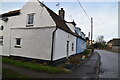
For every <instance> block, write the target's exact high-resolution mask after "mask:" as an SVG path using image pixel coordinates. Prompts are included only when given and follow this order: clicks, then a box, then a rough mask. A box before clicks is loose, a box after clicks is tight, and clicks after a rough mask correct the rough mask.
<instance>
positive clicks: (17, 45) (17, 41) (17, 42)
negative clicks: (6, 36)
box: [15, 38, 21, 48]
mask: <svg viewBox="0 0 120 80" xmlns="http://www.w3.org/2000/svg"><path fill="white" fill-rule="evenodd" d="M15 47H16V48H21V38H16V46H15Z"/></svg>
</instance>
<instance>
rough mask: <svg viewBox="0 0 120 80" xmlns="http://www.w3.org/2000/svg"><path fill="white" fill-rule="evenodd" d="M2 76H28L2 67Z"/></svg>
mask: <svg viewBox="0 0 120 80" xmlns="http://www.w3.org/2000/svg"><path fill="white" fill-rule="evenodd" d="M2 76H3V78H28V77H27V76H24V75H21V74H18V73H16V72H14V71H12V70H9V69H4V68H3V69H2Z"/></svg>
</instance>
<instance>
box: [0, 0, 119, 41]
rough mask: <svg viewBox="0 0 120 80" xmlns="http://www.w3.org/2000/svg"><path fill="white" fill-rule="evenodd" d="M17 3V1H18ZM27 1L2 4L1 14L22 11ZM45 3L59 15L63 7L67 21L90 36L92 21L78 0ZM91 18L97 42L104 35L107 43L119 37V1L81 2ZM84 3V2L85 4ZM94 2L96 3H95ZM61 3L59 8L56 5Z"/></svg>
mask: <svg viewBox="0 0 120 80" xmlns="http://www.w3.org/2000/svg"><path fill="white" fill-rule="evenodd" d="M16 1H17V0H16ZM26 1H27V0H24V1H23V0H22V2H21V0H19V2H14V1H13V2H10V0H9V2H7V1H6V2H0V4H1V3H2V9H0V13H3V12H7V11H10V10H15V9H20V8H22V6H23V5H25V2H26ZM41 1H44V4H46V5H47V6H48V7H49V8H50V9H52V10H53V11H54V12H56V13H57V14H58V10H59V9H60V8H61V7H63V8H64V10H65V20H66V21H72V20H74V21H75V22H76V24H77V27H80V28H81V30H82V31H83V32H84V33H85V34H86V36H88V32H90V20H89V19H88V17H87V16H86V15H85V13H84V11H83V10H82V8H81V7H80V5H79V3H78V2H77V0H76V1H75V0H74V1H72V0H70V1H69V2H68V1H65V0H63V1H61V0H57V1H55V0H52V2H50V0H49V2H47V0H41ZM79 1H81V4H82V6H83V8H84V9H85V11H86V12H87V14H88V16H89V17H93V20H94V37H93V39H94V40H96V38H97V36H99V35H103V36H104V38H105V40H106V41H109V40H110V39H112V38H116V37H118V0H106V2H105V1H104V2H103V0H97V2H95V1H94V0H89V2H88V0H79ZM83 1H84V2H83ZM93 1H94V2H93ZM58 2H59V4H60V5H59V7H58V6H56V4H57V3H58Z"/></svg>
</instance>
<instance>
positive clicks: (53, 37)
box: [51, 27, 57, 62]
mask: <svg viewBox="0 0 120 80" xmlns="http://www.w3.org/2000/svg"><path fill="white" fill-rule="evenodd" d="M56 30H57V27H56V29H55V30H54V31H53V33H52V50H51V62H52V61H53V51H54V41H55V32H56Z"/></svg>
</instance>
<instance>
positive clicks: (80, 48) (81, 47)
mask: <svg viewBox="0 0 120 80" xmlns="http://www.w3.org/2000/svg"><path fill="white" fill-rule="evenodd" d="M85 49H86V42H85V41H84V40H82V39H80V38H77V53H81V52H83V51H84V50H85Z"/></svg>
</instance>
